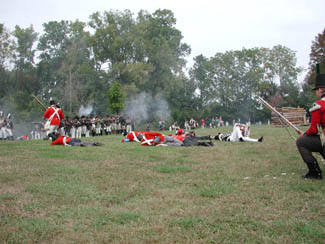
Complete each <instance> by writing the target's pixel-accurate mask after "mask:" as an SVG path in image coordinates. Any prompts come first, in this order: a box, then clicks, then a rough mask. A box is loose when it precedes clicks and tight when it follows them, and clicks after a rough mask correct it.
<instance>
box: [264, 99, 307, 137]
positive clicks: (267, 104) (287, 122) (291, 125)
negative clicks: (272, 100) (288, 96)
mask: <svg viewBox="0 0 325 244" xmlns="http://www.w3.org/2000/svg"><path fill="white" fill-rule="evenodd" d="M258 100H259V101H260V102H261V103H263V104H264V105H265V107H267V108H268V109H269V110H271V111H272V112H273V113H275V114H276V115H277V116H278V117H279V119H281V120H282V121H283V122H285V123H286V124H287V125H288V126H290V127H291V128H293V129H294V130H295V131H296V132H297V133H298V134H301V133H303V132H302V131H301V130H299V129H298V128H297V127H296V126H295V125H294V124H292V123H291V122H290V121H289V120H288V119H287V118H286V117H284V116H283V115H282V114H281V113H280V112H279V111H277V110H276V109H275V108H274V107H272V106H271V105H270V104H269V103H268V102H266V101H265V100H264V99H263V98H261V97H260V96H258Z"/></svg>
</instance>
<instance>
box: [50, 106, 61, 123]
mask: <svg viewBox="0 0 325 244" xmlns="http://www.w3.org/2000/svg"><path fill="white" fill-rule="evenodd" d="M52 108H53V109H54V113H53V114H52V115H51V117H50V118H49V121H52V119H53V118H54V116H55V115H57V117H58V119H59V120H60V116H59V114H58V111H59V109H58V108H54V107H52Z"/></svg>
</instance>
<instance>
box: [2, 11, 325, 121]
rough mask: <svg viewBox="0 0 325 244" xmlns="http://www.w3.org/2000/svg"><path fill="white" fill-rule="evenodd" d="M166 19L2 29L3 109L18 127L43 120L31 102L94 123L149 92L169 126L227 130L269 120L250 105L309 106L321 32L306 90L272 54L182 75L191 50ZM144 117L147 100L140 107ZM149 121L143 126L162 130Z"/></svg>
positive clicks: (124, 17)
mask: <svg viewBox="0 0 325 244" xmlns="http://www.w3.org/2000/svg"><path fill="white" fill-rule="evenodd" d="M175 26H176V18H175V16H174V14H173V12H172V11H170V10H167V9H158V10H156V11H155V12H153V13H149V12H147V11H145V10H142V11H140V12H139V13H138V14H137V15H136V16H134V14H133V13H131V11H130V10H125V11H113V10H111V11H104V12H102V13H100V12H96V13H93V14H91V15H90V17H89V20H88V22H87V23H85V22H82V21H79V20H75V21H70V20H62V21H50V22H47V23H44V24H43V32H42V34H38V33H36V32H35V30H34V28H33V26H32V25H30V27H27V28H21V27H19V26H16V27H15V29H14V30H13V31H10V30H8V29H7V28H6V26H5V24H0V106H1V109H2V110H7V111H9V110H12V111H15V113H16V117H17V119H18V118H19V119H21V120H32V119H34V118H35V117H36V116H38V117H39V115H40V114H41V113H42V109H41V108H40V107H39V106H38V104H37V103H36V102H35V101H34V100H33V97H32V96H31V94H34V95H37V96H38V97H39V98H40V99H42V101H44V104H48V101H49V100H50V99H54V100H56V101H58V102H59V103H60V106H61V107H62V108H63V110H64V111H65V113H66V114H67V115H74V114H78V111H79V108H80V106H81V105H84V106H87V105H89V104H91V106H92V107H93V113H94V114H99V115H106V114H118V113H123V109H124V108H125V107H126V106H127V101H128V100H131V99H134V98H135V97H136V96H137V95H139V94H140V93H143V92H146V93H148V94H150V95H151V97H155V96H156V95H157V94H159V96H161V97H163V98H164V99H165V100H166V101H167V102H168V107H169V110H170V115H171V117H170V118H163V119H170V120H171V121H177V122H178V123H183V122H184V121H185V120H187V119H190V118H191V117H193V118H195V119H197V120H198V119H200V118H210V117H213V116H222V117H223V118H224V119H225V120H229V121H230V120H233V119H241V120H242V121H247V120H251V121H252V122H254V121H265V120H266V119H268V118H269V117H270V113H269V112H268V111H266V110H264V109H263V108H262V107H261V105H260V104H258V103H257V101H256V96H262V97H263V98H264V99H266V100H268V101H270V102H271V103H272V104H273V105H274V106H277V107H282V106H293V107H296V106H301V107H303V106H309V105H310V104H311V103H312V101H313V97H312V93H311V92H310V91H309V90H310V86H311V85H312V84H313V80H314V77H315V71H314V67H315V65H316V63H321V69H322V70H324V65H325V62H324V59H325V58H324V57H325V53H324V52H325V51H324V47H325V44H324V39H325V29H324V31H323V32H322V33H320V34H319V35H318V36H316V38H315V40H314V41H313V42H312V46H311V53H310V57H311V58H310V64H309V67H308V73H307V75H306V78H305V80H304V83H303V84H298V81H297V79H298V76H299V74H300V73H301V72H302V68H301V67H298V66H297V59H296V53H295V51H293V50H290V49H289V48H287V47H285V46H282V45H280V44H279V45H276V46H274V47H272V48H264V47H256V48H250V49H246V48H243V49H242V50H235V51H226V52H224V53H216V54H215V55H214V56H213V57H205V56H204V55H198V56H196V57H195V58H194V64H193V66H192V67H190V68H189V69H188V70H186V58H187V57H188V56H189V55H190V53H191V47H190V45H189V44H186V43H184V42H183V41H182V39H183V36H182V33H181V31H180V30H178V29H177V28H176V27H175ZM146 102H147V105H148V106H149V114H155V113H150V111H155V110H156V109H157V107H156V106H155V105H152V106H151V107H150V100H148V101H146ZM159 119H161V118H154V117H153V116H151V118H149V120H152V121H153V120H157V121H158V120H159Z"/></svg>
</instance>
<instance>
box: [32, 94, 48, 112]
mask: <svg viewBox="0 0 325 244" xmlns="http://www.w3.org/2000/svg"><path fill="white" fill-rule="evenodd" d="M32 96H33V98H34V99H35V100H36V102H37V103H38V104H39V105H41V107H42V108H43V109H44V110H46V109H47V108H46V107H45V106H44V104H43V103H42V102H41V101H40V100H39V99H38V98H37V97H36V96H35V95H34V94H32Z"/></svg>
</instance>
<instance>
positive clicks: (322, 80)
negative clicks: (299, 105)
mask: <svg viewBox="0 0 325 244" xmlns="http://www.w3.org/2000/svg"><path fill="white" fill-rule="evenodd" d="M318 88H325V74H317V76H316V82H315V87H314V88H313V90H316V89H318Z"/></svg>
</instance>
